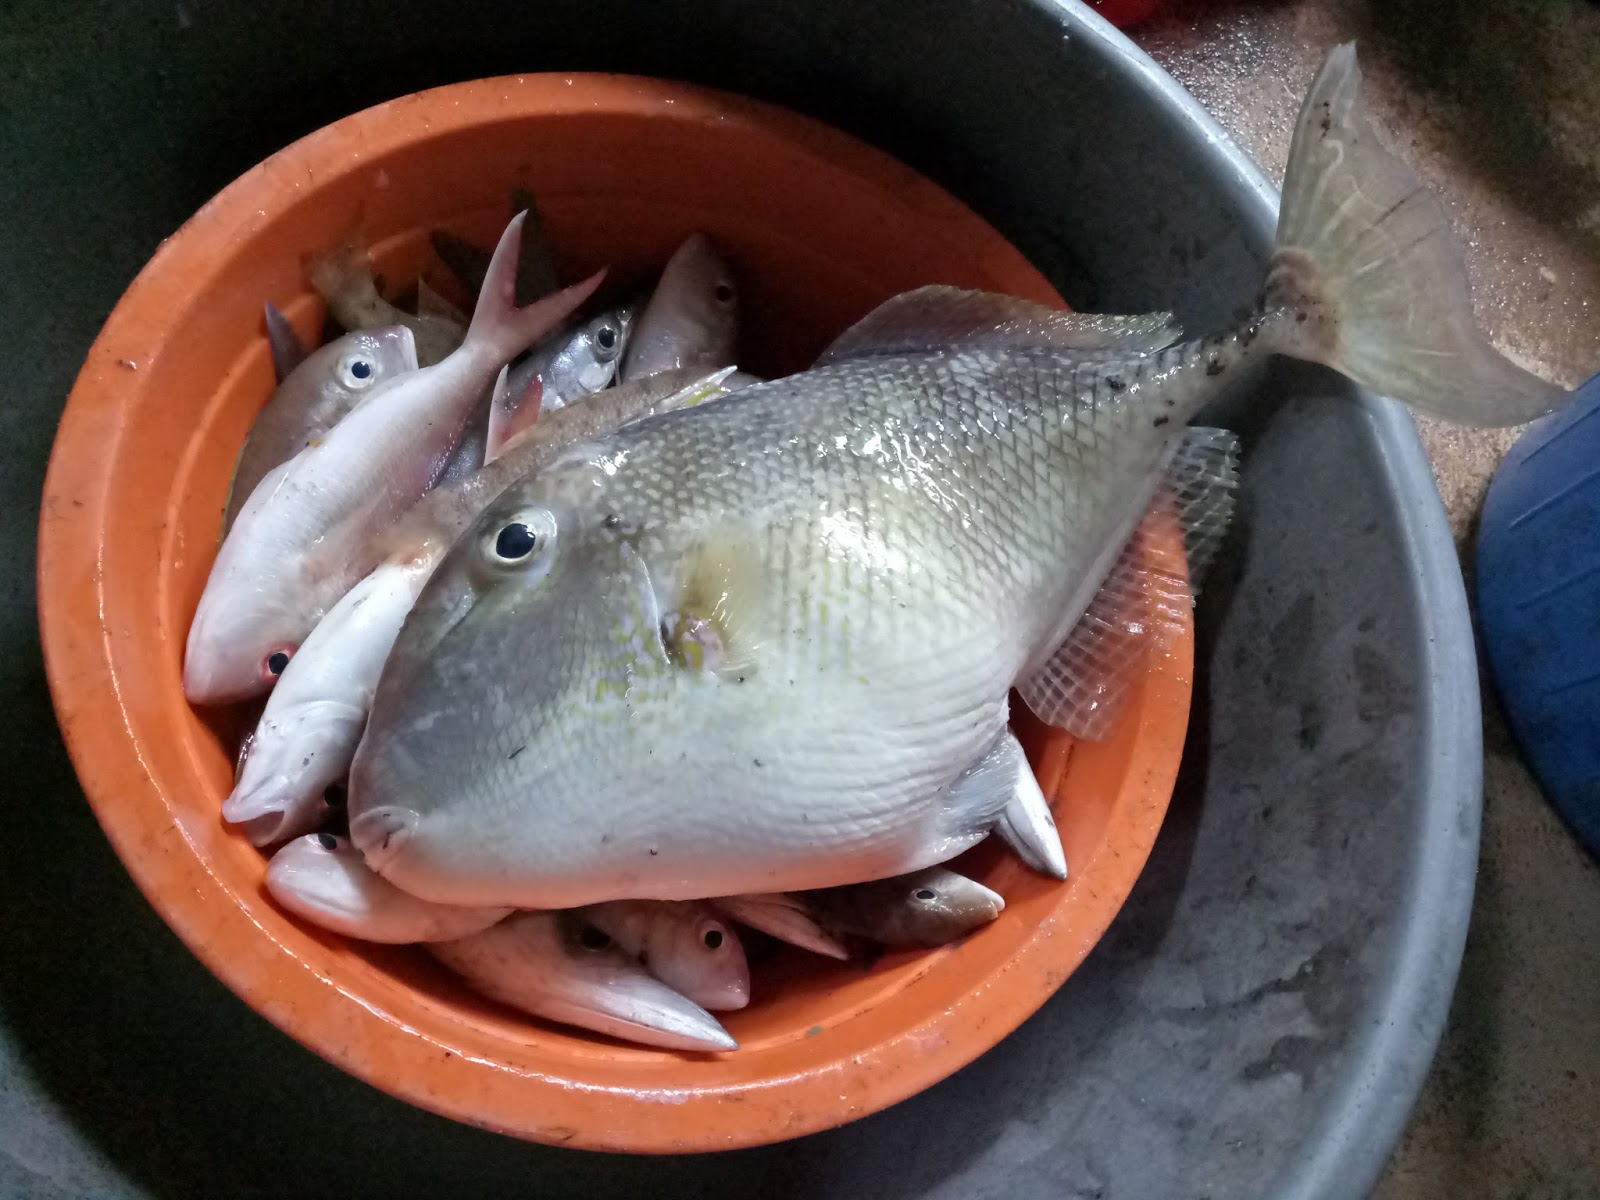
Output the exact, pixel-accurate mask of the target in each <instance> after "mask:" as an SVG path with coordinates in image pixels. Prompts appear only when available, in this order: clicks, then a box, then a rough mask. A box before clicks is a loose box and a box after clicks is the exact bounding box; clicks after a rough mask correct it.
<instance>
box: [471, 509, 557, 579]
mask: <svg viewBox="0 0 1600 1200" xmlns="http://www.w3.org/2000/svg"><path fill="white" fill-rule="evenodd" d="M481 537H482V540H481V541H480V542H479V554H480V556H481V557H482V559H483V561H484V562H485V563H486V564H487V565H488V566H490V567H494V568H497V569H500V570H513V569H515V570H518V571H526V570H527V569H529V568H536V567H537V566H538V565H540V564H543V565H545V566H548V565H549V563H550V561H551V557H550V552H551V551H552V550H553V549H554V547H555V537H556V526H555V518H554V517H552V516H551V515H550V512H549V511H548V510H547V509H542V508H529V509H524V510H522V511H521V512H517V511H515V510H513V511H512V512H510V513H508V514H506V515H505V516H504V518H503V519H501V520H497V521H494V520H492V521H491V523H490V524H489V525H488V527H487V528H486V529H485V531H484V532H483V534H482V535H481Z"/></svg>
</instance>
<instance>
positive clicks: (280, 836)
mask: <svg viewBox="0 0 1600 1200" xmlns="http://www.w3.org/2000/svg"><path fill="white" fill-rule="evenodd" d="M327 813H328V805H327V802H326V801H325V800H324V799H323V798H322V795H321V793H317V794H314V795H301V794H299V793H298V792H297V791H296V790H295V789H294V788H293V787H292V786H291V784H290V781H289V780H288V779H287V778H285V777H284V776H282V775H277V776H274V777H272V778H271V779H267V780H265V781H263V782H262V783H259V784H257V785H255V786H254V787H252V788H249V789H247V790H241V789H239V788H235V789H234V791H233V794H232V795H230V796H229V797H228V798H227V799H226V800H224V801H223V802H222V819H223V820H224V821H226V822H228V824H230V825H234V826H238V827H239V829H240V830H241V832H243V834H244V835H245V837H246V838H248V839H249V841H250V844H251V845H252V846H270V845H273V844H274V843H276V842H282V841H286V840H287V839H289V838H292V837H298V836H299V835H301V834H303V833H310V832H311V831H312V830H314V829H316V827H317V826H318V825H320V824H321V823H322V819H323V818H324V817H325V816H327Z"/></svg>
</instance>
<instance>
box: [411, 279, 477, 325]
mask: <svg viewBox="0 0 1600 1200" xmlns="http://www.w3.org/2000/svg"><path fill="white" fill-rule="evenodd" d="M417 316H419V317H433V318H434V319H435V320H440V321H449V322H451V323H452V324H455V325H459V326H461V328H463V329H465V328H466V327H467V314H466V313H464V312H462V311H461V310H460V309H459V308H457V307H456V306H455V305H454V304H451V303H450V301H448V300H446V299H445V298H444V297H443V296H441V295H440V294H439V293H438V292H436V291H434V290H433V288H431V287H429V286H428V281H427V280H426V279H418V280H417Z"/></svg>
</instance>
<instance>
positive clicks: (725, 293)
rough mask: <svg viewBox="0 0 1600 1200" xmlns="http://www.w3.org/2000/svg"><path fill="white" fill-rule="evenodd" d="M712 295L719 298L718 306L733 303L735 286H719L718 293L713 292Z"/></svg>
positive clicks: (725, 284)
mask: <svg viewBox="0 0 1600 1200" xmlns="http://www.w3.org/2000/svg"><path fill="white" fill-rule="evenodd" d="M711 294H712V295H713V296H715V297H716V298H717V303H718V304H732V303H733V285H732V284H731V283H719V284H717V289H716V291H714V292H712V293H711Z"/></svg>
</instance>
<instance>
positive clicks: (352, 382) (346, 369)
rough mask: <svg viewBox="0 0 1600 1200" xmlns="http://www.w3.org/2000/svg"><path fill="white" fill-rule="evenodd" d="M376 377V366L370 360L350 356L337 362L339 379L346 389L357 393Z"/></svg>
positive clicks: (358, 356) (359, 356) (360, 356)
mask: <svg viewBox="0 0 1600 1200" xmlns="http://www.w3.org/2000/svg"><path fill="white" fill-rule="evenodd" d="M377 376H378V366H377V364H376V363H374V362H373V361H372V360H371V359H370V358H366V357H364V356H362V355H359V354H357V355H351V356H350V357H349V358H344V359H341V360H340V361H339V379H340V381H341V382H342V383H343V384H344V385H345V387H347V388H352V389H355V390H357V391H359V390H360V389H361V388H364V387H366V386H367V385H368V384H370V383H371V382H372V381H373V380H374V379H376V378H377Z"/></svg>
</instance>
